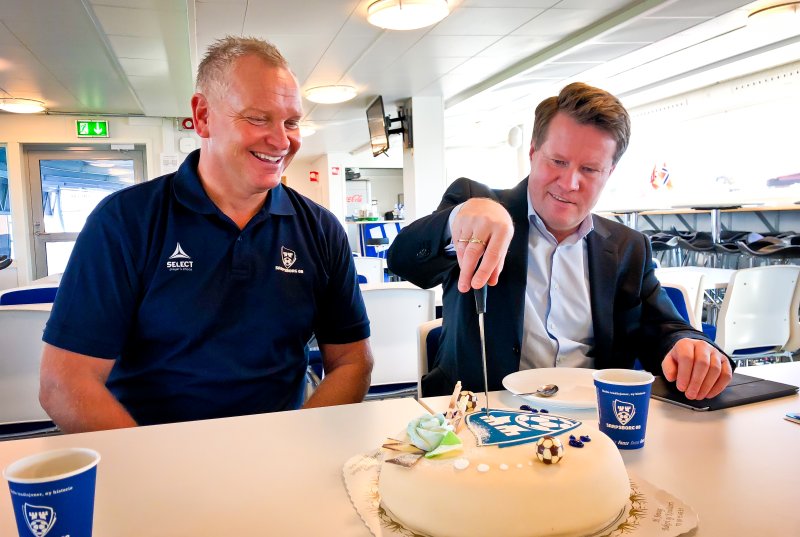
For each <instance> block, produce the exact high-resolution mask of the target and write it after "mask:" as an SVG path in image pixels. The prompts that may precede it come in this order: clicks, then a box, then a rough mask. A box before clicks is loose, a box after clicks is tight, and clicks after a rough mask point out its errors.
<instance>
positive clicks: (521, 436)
mask: <svg viewBox="0 0 800 537" xmlns="http://www.w3.org/2000/svg"><path fill="white" fill-rule="evenodd" d="M579 425H581V422H580V421H578V420H574V419H572V418H565V417H563V416H556V415H555V414H539V413H536V412H522V411H519V410H490V411H489V415H488V416H487V415H486V413H485V412H473V413H472V414H468V415H467V427H469V430H470V431H472V434H474V435H475V438H476V439H477V441H478V445H479V446H494V445H496V446H500V447H508V446H516V445H518V444H527V443H528V442H536V441H537V440H538V439H539V438H541V437H543V436H547V435H549V436H558V435H560V434H563V433H566V432H567V431H571V430H572V429H575V428H576V427H578V426H579Z"/></svg>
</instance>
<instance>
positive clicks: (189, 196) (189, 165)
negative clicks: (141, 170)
mask: <svg viewBox="0 0 800 537" xmlns="http://www.w3.org/2000/svg"><path fill="white" fill-rule="evenodd" d="M199 162H200V149H196V150H195V151H192V152H191V153H189V155H188V156H187V157H186V160H184V161H183V164H181V166H180V168H178V171H177V172H176V173H175V179H174V183H173V184H174V186H173V190H174V192H175V197H176V198H177V199H178V201H179V202H181V203H182V204H183V205H185V206H186V207H187V208H189V209H191V210H192V211H194V212H196V213H199V214H219V213H220V210H219V208H218V207H217V206H216V205H214V202H213V201H211V198H209V197H208V194H206V191H205V190H204V189H203V185H202V183H201V182H200V176H199V175H198V173H197V165H198V163H199ZM258 214H259V215H262V218H263V217H264V216H267V215H269V214H277V215H294V214H297V212H296V211H295V208H294V206H293V205H292V202H291V200H290V199H289V196H287V195H286V189H284V188H283V185H278V186H276V187H275V188H273V189H272V190H270V192H269V195H268V196H267V201H266V203H264V206H263V207H261V209H260V210H259V212H258Z"/></svg>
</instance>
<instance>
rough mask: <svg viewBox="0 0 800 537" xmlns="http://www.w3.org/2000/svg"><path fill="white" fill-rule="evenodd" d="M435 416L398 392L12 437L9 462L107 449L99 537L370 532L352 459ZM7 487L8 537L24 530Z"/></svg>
mask: <svg viewBox="0 0 800 537" xmlns="http://www.w3.org/2000/svg"><path fill="white" fill-rule="evenodd" d="M423 412H424V410H423V409H422V407H420V406H419V405H418V404H417V402H416V401H414V400H413V399H395V400H387V401H376V402H369V403H362V404H358V405H346V406H340V407H330V408H321V409H313V410H301V411H295V412H280V413H276V414H262V415H255V416H245V417H240V418H229V419H222V420H208V421H197V422H187V423H179V424H172V425H160V426H152V427H139V428H135V429H125V430H117V431H106V432H98V433H85V434H76V435H64V436H55V437H48V438H39V439H30V440H18V441H13V442H0V468H5V467H6V466H7V465H8V464H9V463H10V462H12V461H13V460H16V459H18V458H20V457H23V456H25V455H29V454H32V453H36V452H39V451H44V450H48V449H56V448H61V447H67V446H83V447H89V448H92V449H95V450H97V451H98V452H100V454H101V456H102V459H101V461H100V465H99V466H98V474H97V475H98V478H97V479H98V481H97V496H96V502H95V518H94V520H95V524H94V526H95V527H94V535H97V536H102V537H128V536H130V537H143V536H147V537H184V536H185V537H189V536H191V537H220V536H250V535H280V536H282V537H284V536H311V535H318V536H331V537H333V536H337V537H338V536H351V535H352V536H363V537H369V536H370V535H371V534H370V532H369V530H367V527H366V526H365V525H364V524H363V522H362V521H361V519H360V518H359V517H358V515H357V514H356V512H355V510H354V509H353V507H352V505H351V504H350V500H349V498H348V496H347V492H346V491H345V489H344V485H343V481H342V465H343V464H344V462H345V461H346V460H347V459H349V458H350V457H351V456H353V455H356V454H358V453H366V452H368V451H371V450H374V449H375V448H377V447H378V446H380V445H381V444H382V443H383V441H384V440H385V438H386V437H387V436H389V435H392V434H396V433H397V432H398V431H401V430H403V429H404V428H405V426H406V424H407V423H408V421H410V420H411V419H413V418H415V417H417V416H419V415H420V414H422V413H423ZM0 482H2V485H0V536H3V537H11V536H16V535H17V533H16V531H17V530H16V526H15V524H14V519H13V513H12V509H11V499H10V495H9V492H8V485H7V483H6V481H5V480H3V479H0Z"/></svg>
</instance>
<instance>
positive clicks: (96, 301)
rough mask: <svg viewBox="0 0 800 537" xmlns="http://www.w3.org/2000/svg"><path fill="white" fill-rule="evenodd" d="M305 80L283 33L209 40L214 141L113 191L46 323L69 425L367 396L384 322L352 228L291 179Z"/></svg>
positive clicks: (55, 412)
mask: <svg viewBox="0 0 800 537" xmlns="http://www.w3.org/2000/svg"><path fill="white" fill-rule="evenodd" d="M301 106H302V103H301V99H300V92H299V86H298V83H297V80H296V79H295V77H294V75H293V74H292V72H291V71H290V70H289V67H288V64H287V63H286V60H285V59H284V58H283V56H281V54H280V52H278V50H277V49H276V48H275V47H273V46H272V45H270V44H268V43H266V42H263V41H260V40H257V39H249V38H234V37H228V38H225V39H223V40H220V41H218V42H217V43H215V44H214V45H212V47H211V48H210V49H209V51H208V53H207V55H206V57H205V58H204V60H203V61H202V63H201V64H200V67H199V69H198V74H197V93H195V94H194V96H193V97H192V111H193V117H194V123H195V128H196V130H197V133H198V135H200V137H201V138H202V144H201V149H200V150H199V151H196V152H194V153H192V154H191V155H189V156H188V157H187V159H186V161H185V162H184V163H183V165H182V166H181V167H180V169H179V170H178V171H177V172H176V173H174V174H169V175H165V176H163V177H160V178H158V179H156V180H154V181H149V182H146V183H144V184H141V185H137V186H134V187H131V188H128V189H126V190H123V191H120V192H117V193H115V194H112V195H110V196H108V197H107V198H105V199H104V200H103V201H102V202H101V203H100V204H99V205H98V207H97V208H96V209H95V211H94V212H93V213H92V215H91V216H90V217H89V219H88V220H87V222H86V226H85V227H84V229H83V231H82V232H81V234H80V236H79V237H78V241H77V243H76V245H75V250H74V252H73V254H72V257H71V258H70V262H69V265H68V266H67V269H66V271H65V273H64V276H63V279H62V281H61V284H60V287H59V292H58V295H57V297H56V301H55V303H54V305H53V313H52V315H51V317H50V320H49V321H48V323H47V327H46V329H45V333H44V340H45V342H46V345H45V350H44V354H43V357H42V370H41V389H40V400H41V402H42V406H43V407H44V408H45V410H46V411H47V412H48V414H50V416H51V417H52V419H53V420H54V421H55V423H56V424H58V425H59V426H60V427H61V429H62V430H64V431H65V432H77V431H87V430H98V429H111V428H118V427H130V426H135V425H137V424H141V425H145V424H155V423H167V422H175V421H185V420H195V419H206V418H218V417H225V416H235V415H243V414H252V413H258V412H271V411H278V410H289V409H296V408H299V407H300V406H301V405H303V398H304V397H303V396H304V387H305V370H306V365H307V357H306V354H305V344H306V342H307V341H308V340H309V339H310V337H311V336H312V334H315V335H316V337H317V341H318V342H319V345H320V350H321V352H322V356H323V363H324V367H325V379H324V380H323V381H322V383H321V384H320V385H319V387H318V388H317V390H316V391H315V392H314V394H313V395H312V396H311V398H309V399H308V401H306V402H305V405H304V406H306V407H311V406H322V405H333V404H341V403H351V402H358V401H361V400H362V399H363V397H364V394H365V393H366V390H367V388H368V387H369V378H370V371H371V369H372V356H371V352H370V348H369V343H368V339H367V338H368V336H369V321H368V319H367V315H366V310H365V308H364V303H363V301H362V298H361V293H360V291H359V289H358V285H357V284H356V273H355V267H354V265H353V261H352V254H351V253H350V248H349V245H348V242H347V236H346V234H345V232H344V230H343V228H342V226H341V225H340V224H339V222H338V221H337V220H336V218H335V217H334V216H333V215H332V214H331V213H330V212H328V211H327V210H325V209H324V208H322V207H320V206H319V205H317V204H315V203H313V202H312V201H310V200H308V199H307V198H305V197H303V196H301V195H300V194H298V193H297V192H295V191H294V190H292V189H290V188H287V187H285V186H282V185H281V182H280V180H281V174H282V173H283V171H284V170H285V169H286V167H287V166H288V165H289V163H290V162H291V160H292V157H294V155H295V153H297V150H298V149H299V148H300V132H299V122H300V118H301V117H302V108H301Z"/></svg>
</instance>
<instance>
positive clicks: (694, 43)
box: [0, 0, 800, 159]
mask: <svg viewBox="0 0 800 537" xmlns="http://www.w3.org/2000/svg"><path fill="white" fill-rule="evenodd" d="M371 1H372V0H291V1H286V0H57V1H54V0H0V96H13V97H27V98H34V99H41V100H43V101H45V103H46V106H47V107H48V109H49V110H50V111H51V112H52V113H58V112H61V113H79V114H99V113H108V114H120V115H147V116H165V117H181V116H188V115H190V110H189V99H190V97H191V94H192V91H193V76H194V72H195V68H196V65H197V62H198V59H199V58H201V57H202V54H203V51H204V50H205V49H206V47H207V46H208V44H209V43H211V42H212V41H213V40H214V39H217V38H219V37H222V36H224V35H226V34H235V35H254V36H258V37H263V38H266V39H269V40H271V41H272V42H274V43H275V44H276V45H277V46H278V47H279V48H280V49H281V51H282V52H283V54H284V55H285V56H286V57H287V59H288V60H289V63H290V64H291V66H292V68H293V70H294V71H295V73H296V75H297V77H298V79H299V81H300V84H301V85H302V87H303V88H304V89H306V88H310V87H313V86H318V85H325V84H351V85H353V86H355V87H356V88H357V89H358V92H359V95H358V97H357V98H356V99H354V100H353V101H351V102H349V103H344V104H342V105H315V104H313V103H311V102H308V101H306V102H305V103H304V104H305V112H306V115H305V118H304V121H305V122H306V123H309V124H313V125H314V126H316V127H317V129H318V132H317V134H315V135H313V136H311V137H308V138H306V139H305V140H304V142H303V148H302V149H301V153H300V154H299V155H298V158H309V159H310V158H315V157H316V156H318V155H320V154H322V153H324V152H333V151H343V152H348V151H353V150H355V149H357V148H359V147H363V146H364V144H365V142H367V141H368V136H367V127H366V119H365V113H364V112H365V108H366V106H367V104H368V103H369V102H370V101H371V100H372V99H373V98H374V97H375V96H376V95H382V96H383V99H384V102H385V103H386V105H387V113H391V114H392V115H393V112H394V107H393V105H394V104H395V103H398V102H401V101H403V100H405V99H408V98H410V97H412V96H442V98H443V100H444V102H445V105H446V133H447V138H448V140H447V143H448V144H458V143H461V142H460V140H459V139H460V137H463V136H464V135H469V134H470V132H471V131H470V128H472V127H474V125H475V124H476V122H479V121H482V120H485V121H486V122H487V124H489V123H491V124H493V125H495V126H497V128H499V129H506V131H507V129H508V125H514V124H518V123H523V121H525V119H526V118H527V117H528V116H529V115H531V114H532V110H533V106H534V105H535V103H536V102H538V101H539V100H540V99H541V98H542V97H544V96H546V95H550V94H552V93H554V92H555V91H557V89H558V87H560V86H562V85H563V84H564V83H565V82H567V81H571V80H578V79H580V80H585V81H587V82H590V83H594V84H597V85H600V86H602V87H604V88H607V89H609V90H611V91H613V92H615V93H616V94H618V95H620V96H621V97H623V100H624V101H625V102H626V104H629V106H630V105H637V104H644V103H646V102H648V101H652V100H654V99H658V98H664V97H668V96H670V95H674V94H675V93H678V92H681V91H687V90H688V89H694V87H698V84H705V85H707V84H712V83H714V82H716V81H719V80H721V79H720V78H714V77H715V76H725V77H728V78H730V77H732V76H740V75H743V74H746V73H747V72H752V71H754V70H760V69H766V68H769V67H773V66H774V65H778V64H780V63H788V62H790V61H796V60H797V59H798V58H800V51H798V50H797V49H798V46H799V45H798V42H799V41H800V37H799V36H798V34H800V24H798V25H796V26H797V27H795V28H791V29H789V30H787V31H786V32H784V33H780V32H767V33H762V34H760V35H757V34H755V33H754V32H752V31H748V29H746V28H745V23H746V19H747V14H748V13H749V12H750V11H752V10H754V9H755V8H756V7H759V6H762V5H764V4H767V3H769V2H768V1H767V0H759V1H758V2H748V1H746V0H702V1H701V0H639V1H628V0H604V1H599V0H451V1H450V2H449V4H450V6H451V13H450V15H449V16H448V17H447V18H445V19H444V20H442V21H441V22H439V23H438V24H436V25H434V26H432V27H429V28H425V29H421V30H415V31H410V32H394V31H385V30H381V29H379V28H376V27H373V26H371V25H369V24H368V23H367V22H366V12H367V7H368V6H369V4H370V3H371ZM773 3H775V2H773ZM776 51H784V53H782V54H777V53H776ZM762 53H763V54H762ZM767 53H769V54H767ZM746 60H747V61H746ZM736 65H741V66H742V67H741V68H739V70H737V69H736V68H735V66H736ZM745 65H746V67H745ZM743 69H747V71H743ZM739 71H741V72H739ZM692 85H694V87H692ZM645 90H646V91H645Z"/></svg>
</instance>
